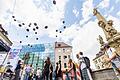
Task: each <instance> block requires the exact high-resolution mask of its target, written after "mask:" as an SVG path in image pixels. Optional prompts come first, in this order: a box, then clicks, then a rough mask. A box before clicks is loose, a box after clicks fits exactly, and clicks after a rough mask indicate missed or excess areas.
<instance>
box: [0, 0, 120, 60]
mask: <svg viewBox="0 0 120 80" xmlns="http://www.w3.org/2000/svg"><path fill="white" fill-rule="evenodd" d="M119 4H120V0H56V4H53V0H0V24H2V25H3V27H4V29H5V30H7V31H8V37H9V38H10V40H11V41H12V42H13V45H14V46H16V45H17V46H18V45H24V44H37V43H48V42H50V43H53V42H55V41H64V42H66V43H68V44H70V45H72V46H73V54H76V53H78V52H79V51H83V52H84V54H85V55H86V56H89V57H90V59H91V60H92V59H93V58H95V54H96V53H98V51H99V47H100V45H99V42H98V41H97V38H98V36H99V35H101V36H102V37H103V38H104V40H105V37H104V33H103V31H102V29H101V28H100V27H99V26H98V25H97V22H98V20H97V19H96V17H95V16H93V8H97V9H98V11H99V12H100V13H101V14H102V15H103V16H104V17H105V18H106V19H107V20H109V19H112V20H113V21H114V27H115V28H116V29H117V30H118V31H120V27H119V25H120V7H119ZM12 16H15V18H12ZM14 20H16V21H14ZM63 21H64V23H63ZM22 23H24V24H25V25H22V26H21V27H19V24H22ZM30 23H31V26H30V27H29V26H28V25H30ZM34 23H37V26H38V29H35V31H34V30H33V28H36V26H35V25H34ZM45 26H47V28H45ZM64 26H65V27H64ZM26 29H29V32H27V31H26ZM56 30H58V32H56ZM35 32H37V34H35ZM60 32H61V33H60ZM26 36H28V37H27V38H26ZM36 38H38V40H36ZM20 41H22V43H20ZM74 58H75V56H74Z"/></svg>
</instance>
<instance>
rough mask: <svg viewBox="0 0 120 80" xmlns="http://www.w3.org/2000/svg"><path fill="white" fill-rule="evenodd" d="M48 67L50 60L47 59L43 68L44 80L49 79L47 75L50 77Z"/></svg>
mask: <svg viewBox="0 0 120 80" xmlns="http://www.w3.org/2000/svg"><path fill="white" fill-rule="evenodd" d="M49 67H50V58H49V57H47V60H46V64H45V66H44V74H45V80H48V79H49V75H50V70H49Z"/></svg>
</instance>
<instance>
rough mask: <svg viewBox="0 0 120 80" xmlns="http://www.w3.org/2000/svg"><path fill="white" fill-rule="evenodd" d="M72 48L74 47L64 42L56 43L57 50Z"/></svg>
mask: <svg viewBox="0 0 120 80" xmlns="http://www.w3.org/2000/svg"><path fill="white" fill-rule="evenodd" d="M68 47H70V48H72V46H70V45H68V44H66V43H64V42H55V48H68Z"/></svg>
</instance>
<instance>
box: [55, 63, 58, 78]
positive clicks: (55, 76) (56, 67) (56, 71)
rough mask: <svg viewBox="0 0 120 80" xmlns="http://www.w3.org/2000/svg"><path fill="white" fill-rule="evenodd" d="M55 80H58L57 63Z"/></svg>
mask: <svg viewBox="0 0 120 80" xmlns="http://www.w3.org/2000/svg"><path fill="white" fill-rule="evenodd" d="M55 80H58V62H57V63H56V68H55Z"/></svg>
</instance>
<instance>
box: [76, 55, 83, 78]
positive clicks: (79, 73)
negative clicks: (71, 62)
mask: <svg viewBox="0 0 120 80" xmlns="http://www.w3.org/2000/svg"><path fill="white" fill-rule="evenodd" d="M76 58H77V59H78V61H77V64H76V68H77V71H76V74H77V79H78V80H81V79H82V74H81V73H82V72H81V69H80V56H79V54H76Z"/></svg>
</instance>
